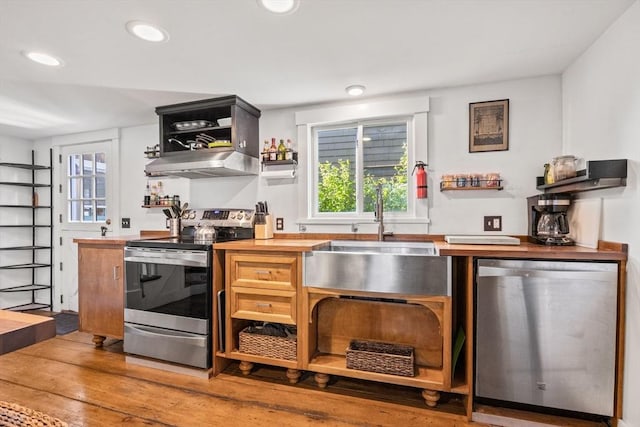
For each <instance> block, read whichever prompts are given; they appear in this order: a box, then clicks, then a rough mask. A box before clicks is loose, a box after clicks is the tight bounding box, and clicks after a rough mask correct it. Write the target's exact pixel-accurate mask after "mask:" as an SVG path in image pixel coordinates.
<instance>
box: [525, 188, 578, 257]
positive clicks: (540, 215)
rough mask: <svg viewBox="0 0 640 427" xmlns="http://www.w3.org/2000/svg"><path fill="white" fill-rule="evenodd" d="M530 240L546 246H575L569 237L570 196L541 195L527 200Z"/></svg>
mask: <svg viewBox="0 0 640 427" xmlns="http://www.w3.org/2000/svg"><path fill="white" fill-rule="evenodd" d="M527 202H528V207H529V209H528V210H529V240H531V241H532V242H533V243H539V244H544V245H561V246H568V245H574V244H575V242H574V241H573V240H572V239H571V238H570V237H569V220H568V219H567V211H568V210H569V206H571V195H569V194H540V195H538V196H532V197H528V198H527Z"/></svg>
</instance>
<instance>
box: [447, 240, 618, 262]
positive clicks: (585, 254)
mask: <svg viewBox="0 0 640 427" xmlns="http://www.w3.org/2000/svg"><path fill="white" fill-rule="evenodd" d="M435 244H436V248H437V250H438V253H439V254H440V255H452V256H473V257H499V258H536V259H570V260H580V259H583V260H603V261H604V260H606V261H622V260H626V259H627V245H625V244H619V243H607V242H601V243H600V247H599V248H597V249H591V248H584V247H581V246H544V245H537V244H535V243H528V242H522V243H520V245H465V244H449V243H447V242H444V241H435Z"/></svg>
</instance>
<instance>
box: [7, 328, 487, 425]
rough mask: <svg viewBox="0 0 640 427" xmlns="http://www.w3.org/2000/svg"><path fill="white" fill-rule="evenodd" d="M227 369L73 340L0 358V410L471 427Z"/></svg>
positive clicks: (398, 395) (401, 396) (167, 421)
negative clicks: (160, 362)
mask: <svg viewBox="0 0 640 427" xmlns="http://www.w3.org/2000/svg"><path fill="white" fill-rule="evenodd" d="M234 366H235V365H232V367H231V368H230V369H227V370H226V371H225V372H224V373H222V374H220V375H218V376H217V377H215V378H212V379H210V380H204V379H198V378H194V377H190V376H185V375H180V374H175V373H171V372H165V371H161V370H156V369H151V368H146V367H142V366H138V365H134V364H127V363H126V362H125V356H124V354H123V353H122V343H121V341H114V340H107V341H105V347H104V348H102V349H96V348H94V346H93V343H92V342H91V336H90V335H88V334H84V333H80V332H74V333H72V334H69V335H64V336H57V337H56V338H52V339H50V340H47V341H43V342H40V343H37V344H34V345H32V346H30V347H26V348H23V349H20V350H17V351H15V352H13V353H9V354H5V355H2V356H0V400H5V401H9V402H14V403H18V404H20V405H23V406H27V407H29V408H32V409H35V410H38V411H41V412H44V413H46V414H48V415H51V416H54V417H57V418H60V419H61V420H63V421H66V422H67V423H69V425H70V426H103V425H104V426H107V425H121V424H127V425H133V426H135V425H145V426H218V425H219V426H249V425H251V426H284V427H287V426H291V427H293V426H316V425H323V426H337V427H339V426H364V425H377V426H399V425H401V426H447V427H450V426H453V427H455V426H467V425H471V424H469V423H467V422H466V421H465V420H464V419H463V417H461V416H457V415H452V414H448V413H444V412H442V410H440V411H438V410H432V409H428V408H426V407H425V406H424V405H423V404H420V403H419V402H420V400H421V399H420V398H419V393H417V392H416V393H408V392H407V391H406V390H405V389H402V388H398V389H397V390H394V389H393V388H391V389H388V392H387V393H381V400H371V399H369V398H365V397H363V396H365V395H366V393H367V388H366V387H361V388H362V390H361V391H360V392H358V390H357V388H358V383H357V382H355V383H353V384H351V385H347V386H345V385H341V384H337V383H336V384H335V386H333V385H330V387H329V388H328V389H327V390H324V391H323V390H319V389H318V388H317V387H315V385H313V381H312V378H311V377H310V376H307V378H303V381H302V382H301V383H300V384H297V385H289V384H288V383H286V378H285V377H284V373H283V372H282V373H281V374H282V375H280V373H279V372H278V371H273V370H269V369H259V370H257V371H256V372H255V374H252V377H253V378H252V377H249V378H246V377H242V376H241V375H238V374H237V369H234ZM387 388H388V387H387ZM348 389H351V390H348ZM353 394H355V395H353ZM358 394H359V395H358ZM414 394H415V395H416V397H415V398H414V397H413V395H414ZM370 397H372V396H370ZM398 400H399V401H401V404H398ZM454 403H455V402H454ZM446 406H447V404H446V403H445V404H443V408H446ZM453 406H457V405H453ZM473 425H479V424H475V423H474V424H473Z"/></svg>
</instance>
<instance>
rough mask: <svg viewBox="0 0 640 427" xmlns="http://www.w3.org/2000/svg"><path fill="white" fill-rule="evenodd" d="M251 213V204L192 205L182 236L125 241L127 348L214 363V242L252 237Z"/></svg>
mask: <svg viewBox="0 0 640 427" xmlns="http://www.w3.org/2000/svg"><path fill="white" fill-rule="evenodd" d="M253 217H254V212H253V210H250V209H191V210H188V211H186V212H185V213H184V215H183V216H182V225H183V229H182V232H181V235H180V237H173V238H162V239H149V240H132V241H129V242H127V245H126V247H125V252H124V261H125V310H124V320H125V331H124V351H125V352H126V353H130V354H134V355H140V356H146V357H151V358H155V359H160V360H164V361H169V362H175V363H180V364H184V365H189V366H195V367H198V368H210V367H211V360H212V357H211V324H212V321H211V308H212V289H213V269H212V261H211V260H212V246H211V245H212V243H215V242H222V241H229V240H241V239H250V238H252V237H253ZM205 229H206V230H205ZM203 230H204V231H207V232H206V233H202V232H199V231H203ZM212 231H214V232H212ZM203 236H204V237H205V238H203Z"/></svg>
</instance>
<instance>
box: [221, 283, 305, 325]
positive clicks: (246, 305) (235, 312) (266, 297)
mask: <svg viewBox="0 0 640 427" xmlns="http://www.w3.org/2000/svg"><path fill="white" fill-rule="evenodd" d="M231 317H233V318H236V319H247V320H258V321H264V322H276V323H286V324H290V325H295V324H296V294H295V292H287V291H272V292H269V293H264V292H263V291H260V290H258V289H253V288H242V287H237V286H234V287H232V288H231Z"/></svg>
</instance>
